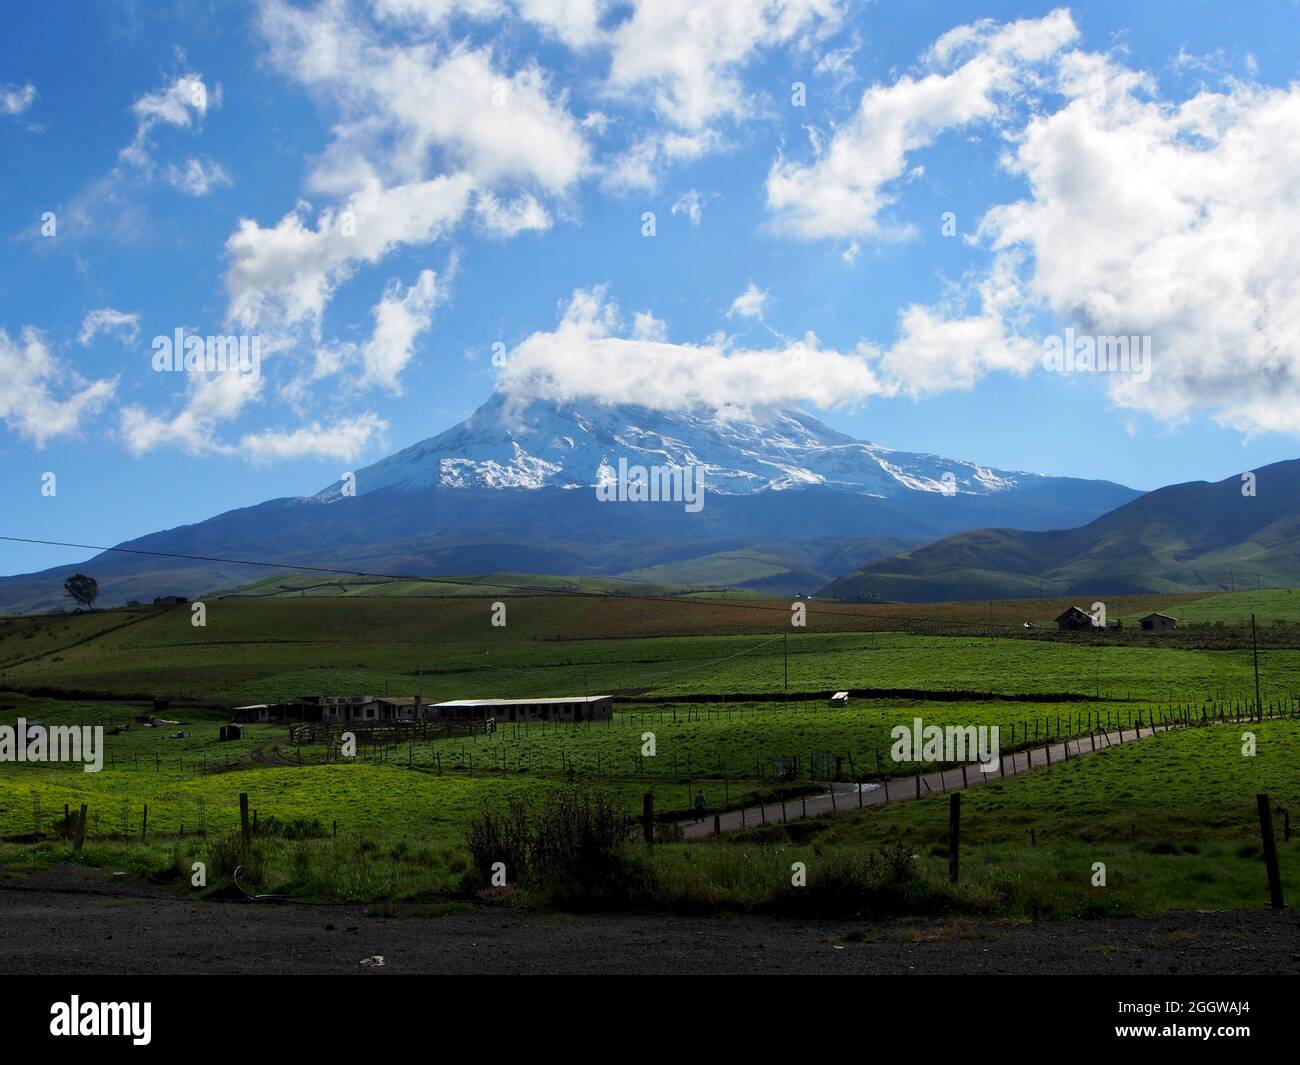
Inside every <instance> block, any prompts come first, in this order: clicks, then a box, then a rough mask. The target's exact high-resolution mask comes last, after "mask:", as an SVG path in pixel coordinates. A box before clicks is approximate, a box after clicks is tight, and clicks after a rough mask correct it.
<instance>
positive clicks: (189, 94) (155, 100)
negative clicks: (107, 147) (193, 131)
mask: <svg viewBox="0 0 1300 1065" xmlns="http://www.w3.org/2000/svg"><path fill="white" fill-rule="evenodd" d="M220 106H221V87H220V86H217V88H216V89H215V90H209V89H208V87H207V85H206V84H205V83H204V81H203V77H202V75H200V74H196V73H189V74H183V75H181V76H180V77H178V78H176V79H175V80H174V81H173V82H172V83H171V84H170V85H168V86H167V87H166V88H165V89H160V90H159V91H158V92H151V93H145V95H143V96H141V97H140V98H139V99H138V100H136V101H135V103H134V104H132V105H131V112H132V114H134V115H135V136H134V137H132V138H131V143H130V144H128V145H127V146H126V147H125V148H123V149H122V150H121V152H119V153H118V154H119V155H120V156H121V157H122V159H124V160H125V161H127V162H129V163H133V164H135V165H136V166H140V167H144V168H148V167H149V166H150V165H151V163H152V160H151V159H150V156H149V148H150V144H149V139H150V134H151V133H152V132H153V130H154V127H156V126H158V125H167V126H177V127H181V128H189V127H191V126H193V125H194V124H195V123H197V122H198V121H199V119H201V118H202V117H203V116H204V115H206V114H207V112H208V109H209V108H210V107H220Z"/></svg>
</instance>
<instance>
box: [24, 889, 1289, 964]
mask: <svg viewBox="0 0 1300 1065" xmlns="http://www.w3.org/2000/svg"><path fill="white" fill-rule="evenodd" d="M0 872H3V871H2V870H0ZM444 911H445V908H444ZM395 913H396V916H387V917H386V916H379V915H377V914H376V913H375V912H374V911H373V909H372V908H370V907H364V906H306V905H289V904H274V903H272V904H268V903H237V902H211V903H194V902H191V901H188V900H185V899H182V898H178V897H176V896H173V895H171V894H168V893H167V892H165V891H163V890H161V889H155V888H153V887H151V886H147V885H140V884H129V883H125V882H124V881H123V880H121V879H113V878H111V877H108V876H105V875H103V874H99V873H95V872H83V871H79V870H71V871H48V872H36V873H31V874H29V875H26V876H17V877H6V876H0V974H6V975H8V974H60V973H63V974H78V973H85V974H119V973H149V974H173V973H176V974H179V973H247V972H253V973H285V974H287V973H367V974H376V975H377V974H383V973H664V974H675V975H682V974H687V973H704V974H708V975H719V974H724V973H826V974H845V973H898V974H907V973H989V974H993V973H1144V974H1150V975H1153V976H1154V975H1170V974H1187V973H1213V974H1219V973H1300V914H1297V913H1295V912H1292V911H1284V912H1282V913H1277V914H1274V913H1269V912H1266V911H1258V912H1214V913H1177V914H1167V915H1163V916H1160V917H1154V918H1141V919H1117V920H1100V921H1063V922H1052V923H1046V924H1037V925H1025V924H1015V923H1012V922H1007V921H993V922H990V921H975V920H966V919H962V920H909V921H893V922H879V921H856V922H829V921H802V920H785V919H779V918H772V917H666V916H661V915H599V916H572V915H564V914H530V913H523V912H520V911H515V910H509V909H503V908H500V907H486V906H474V907H469V908H466V909H460V910H453V911H451V912H443V911H437V910H435V908H432V907H428V906H425V907H420V906H399V907H396V908H395ZM372 955H382V956H383V958H384V962H385V964H384V965H383V966H382V967H377V966H368V967H367V966H362V965H361V964H360V962H361V959H363V958H369V957H370V956H372Z"/></svg>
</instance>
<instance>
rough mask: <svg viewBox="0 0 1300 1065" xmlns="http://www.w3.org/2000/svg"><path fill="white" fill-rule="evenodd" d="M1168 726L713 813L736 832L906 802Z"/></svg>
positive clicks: (697, 827) (687, 831) (696, 833)
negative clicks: (987, 769)
mask: <svg viewBox="0 0 1300 1065" xmlns="http://www.w3.org/2000/svg"><path fill="white" fill-rule="evenodd" d="M1170 727H1171V726H1168V725H1156V726H1155V727H1154V728H1153V727H1150V726H1145V725H1144V726H1143V727H1142V728H1137V727H1134V728H1126V729H1123V730H1120V729H1113V730H1111V731H1109V732H1098V733H1096V734H1095V735H1092V736H1084V737H1081V738H1074V739H1068V740H1062V741H1061V742H1060V743H1045V744H1043V745H1042V746H1041V747H1031V748H1028V749H1026V750H1023V751H1017V752H1015V753H1014V754H1009V755H1003V756H1002V758H1001V760H1000V763H999V767H998V769H997V770H996V771H995V772H992V773H987V774H986V773H984V772H982V771H981V770H980V768H979V766H977V765H971V766H967V767H966V768H964V769H963V768H962V767H961V766H957V767H956V768H954V769H944V770H938V769H936V770H934V771H933V772H930V773H922V774H920V775H919V776H912V777H898V778H896V779H894V780H892V781H889V782H888V783H886V784H885V785H883V786H882V785H879V784H833V785H831V790H829V791H826V792H824V793H823V794H821V795H810V796H808V797H807V798H804V799H788V800H786V802H785V803H779V802H772V803H768V804H767V805H765V806H751V807H748V808H746V809H744V810H730V811H728V812H727V813H724V814H719V815H718V824H717V829H718V831H719V832H739V831H740V830H741V829H745V828H756V827H757V826H759V825H768V824H773V825H780V824H784V823H785V822H786V821H795V820H797V819H799V818H801V817H818V816H820V815H821V814H829V813H842V814H843V813H849V812H851V811H853V810H856V809H858V808H859V807H864V806H881V805H884V804H885V803H887V802H890V803H892V802H906V801H907V800H910V799H917V798H924V797H925V796H927V795H939V794H942V793H944V792H949V791H961V790H962V789H963V788H974V787H978V786H980V785H981V784H987V783H989V782H990V781H994V780H1001V779H1004V778H1005V777H1012V776H1018V775H1019V774H1021V773H1030V772H1037V771H1038V770H1040V769H1046V768H1050V767H1051V766H1054V765H1060V764H1061V763H1062V762H1066V761H1069V760H1070V759H1073V758H1080V757H1082V756H1084V755H1088V754H1093V753H1096V752H1098V751H1105V750H1109V749H1110V748H1111V747H1119V746H1122V745H1123V744H1125V743H1133V742H1134V741H1136V740H1140V739H1143V738H1146V737H1150V736H1154V735H1156V733H1159V732H1167V731H1169V729H1170ZM678 825H679V827H680V828H681V830H682V835H683V836H684V837H685V838H686V839H704V838H705V837H707V836H711V835H713V834H714V823H713V814H709V815H708V816H707V817H706V818H705V819H704V820H703V821H696V820H694V819H691V820H689V821H680V822H678Z"/></svg>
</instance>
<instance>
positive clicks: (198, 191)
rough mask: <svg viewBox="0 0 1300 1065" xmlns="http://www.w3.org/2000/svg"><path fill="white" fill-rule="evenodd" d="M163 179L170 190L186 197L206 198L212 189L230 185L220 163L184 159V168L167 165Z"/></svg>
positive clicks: (228, 178) (171, 164) (228, 177)
mask: <svg viewBox="0 0 1300 1065" xmlns="http://www.w3.org/2000/svg"><path fill="white" fill-rule="evenodd" d="M163 177H164V178H165V179H166V181H167V184H169V185H171V186H172V188H174V189H178V190H179V191H181V192H183V193H185V194H186V195H187V196H206V195H207V194H208V193H209V192H211V191H212V190H213V189H215V188H218V187H220V186H222V185H229V184H230V176H229V175H228V174H227V173H226V171H225V169H224V168H223V167H222V165H221V164H220V163H214V162H210V161H209V162H204V161H203V160H202V159H193V158H191V159H186V160H185V165H184V166H177V165H176V164H175V163H169V164H168V165H167V169H166V170H165V171H164V172H163Z"/></svg>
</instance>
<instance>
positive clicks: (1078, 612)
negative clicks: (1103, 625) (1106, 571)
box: [1056, 606, 1178, 632]
mask: <svg viewBox="0 0 1300 1065" xmlns="http://www.w3.org/2000/svg"><path fill="white" fill-rule="evenodd" d="M1138 625H1139V626H1140V627H1141V629H1142V631H1143V632H1168V631H1169V630H1170V629H1176V628H1178V619H1177V618H1172V617H1170V616H1169V615H1168V614H1161V613H1159V612H1158V611H1157V612H1155V613H1151V614H1148V615H1147V616H1146V617H1144V618H1139V619H1138ZM1056 627H1057V628H1058V629H1060V630H1061V631H1062V632H1079V631H1082V630H1084V629H1092V628H1095V627H1097V626H1096V625H1095V624H1094V622H1093V618H1092V615H1091V614H1090V613H1088V611H1086V610H1084V609H1083V607H1079V606H1071V607H1067V608H1066V609H1065V610H1064V611H1063V612H1062V613H1061V614H1059V615H1057V618H1056ZM1123 627H1124V624H1123V622H1121V621H1112V622H1110V623H1109V624H1108V625H1107V628H1111V629H1122V628H1123Z"/></svg>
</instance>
